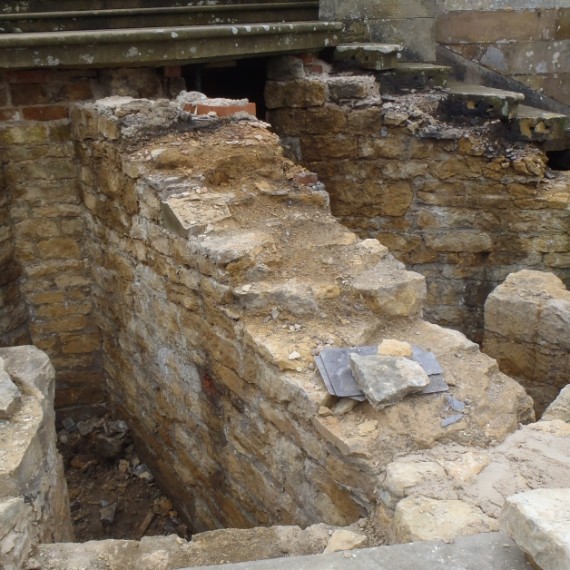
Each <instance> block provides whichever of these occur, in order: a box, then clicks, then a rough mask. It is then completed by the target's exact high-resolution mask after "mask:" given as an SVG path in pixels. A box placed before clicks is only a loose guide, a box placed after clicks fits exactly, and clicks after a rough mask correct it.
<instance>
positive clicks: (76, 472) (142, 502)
mask: <svg viewBox="0 0 570 570" xmlns="http://www.w3.org/2000/svg"><path fill="white" fill-rule="evenodd" d="M80 431H81V433H80ZM58 448H59V451H60V453H61V455H62V456H63V460H64V466H65V473H66V480H67V486H68V491H69V502H70V507H71V517H72V521H73V527H74V532H75V540H76V541H77V542H86V541H89V540H102V539H107V538H114V539H131V540H140V539H141V538H142V537H143V536H156V535H169V534H178V535H179V536H181V537H182V538H186V539H189V538H190V534H189V532H188V529H187V527H186V525H185V524H184V523H183V522H182V521H181V520H180V518H179V516H178V513H177V512H176V510H174V507H173V505H172V503H171V502H170V500H169V499H168V498H167V497H166V496H165V495H164V494H163V493H162V491H161V489H160V488H159V487H158V486H157V484H156V482H155V481H154V477H153V475H152V473H151V471H150V470H149V469H148V467H147V466H146V465H144V464H143V463H141V461H140V459H139V458H138V455H137V453H136V449H135V447H134V444H133V442H132V439H131V437H130V434H129V431H128V426H127V425H126V423H125V422H121V421H113V420H111V419H109V418H107V417H106V418H93V419H91V420H87V421H83V422H79V424H75V422H73V421H69V420H67V421H66V426H65V427H64V428H63V429H62V430H60V431H59V432H58Z"/></svg>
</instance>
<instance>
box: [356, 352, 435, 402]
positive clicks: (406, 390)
mask: <svg viewBox="0 0 570 570" xmlns="http://www.w3.org/2000/svg"><path fill="white" fill-rule="evenodd" d="M350 367H351V368H352V373H353V374H354V378H355V380H356V383H357V384H358V385H359V386H360V388H361V389H362V391H363V392H364V394H365V396H366V398H367V399H368V401H369V402H370V403H371V404H372V405H373V406H374V407H375V408H376V409H378V410H381V409H382V408H385V407H386V406H390V405H392V404H394V403H395V402H399V401H400V400H401V399H403V398H405V397H406V396H407V395H408V394H414V393H417V392H421V391H422V389H423V388H425V387H426V386H427V385H428V384H429V377H428V375H427V374H426V373H425V371H424V369H423V368H422V367H421V366H420V364H418V363H417V362H414V361H413V360H408V359H407V358H402V357H396V356H383V355H380V354H379V355H371V356H359V355H358V354H351V355H350Z"/></svg>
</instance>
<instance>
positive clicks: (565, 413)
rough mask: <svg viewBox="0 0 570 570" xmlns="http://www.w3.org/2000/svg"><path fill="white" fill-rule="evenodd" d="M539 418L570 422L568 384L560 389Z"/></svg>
mask: <svg viewBox="0 0 570 570" xmlns="http://www.w3.org/2000/svg"><path fill="white" fill-rule="evenodd" d="M540 419H541V420H543V421H550V420H562V421H563V422H569V423H570V384H567V385H566V386H565V387H564V388H562V390H560V394H558V396H557V398H556V400H554V402H552V404H550V406H548V408H546V410H545V411H544V413H543V414H542V416H541V418H540Z"/></svg>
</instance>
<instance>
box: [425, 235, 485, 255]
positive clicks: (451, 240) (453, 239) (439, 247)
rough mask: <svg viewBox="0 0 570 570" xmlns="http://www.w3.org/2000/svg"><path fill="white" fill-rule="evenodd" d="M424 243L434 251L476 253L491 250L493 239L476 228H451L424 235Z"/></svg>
mask: <svg viewBox="0 0 570 570" xmlns="http://www.w3.org/2000/svg"><path fill="white" fill-rule="evenodd" d="M425 239H426V245H427V246H428V247H431V248H433V249H434V250H435V251H445V252H447V251H449V252H465V253H478V252H482V251H492V249H493V240H492V239H491V236H490V235H489V234H487V233H483V232H478V231H477V230H454V231H453V230H451V231H447V232H446V233H445V234H436V235H426V238H425Z"/></svg>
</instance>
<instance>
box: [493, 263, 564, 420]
mask: <svg viewBox="0 0 570 570" xmlns="http://www.w3.org/2000/svg"><path fill="white" fill-rule="evenodd" d="M569 323H570V292H568V291H567V290H566V287H565V286H564V284H563V283H562V281H561V280H560V279H559V278H558V277H556V276H555V275H553V274H551V273H545V272H539V271H529V270H523V271H519V272H517V273H512V274H510V275H509V276H508V277H507V279H506V280H505V282H504V283H503V284H502V285H500V286H499V287H497V288H496V289H495V290H494V291H493V292H492V293H491V295H489V297H488V299H487V302H486V303H485V338H484V344H483V346H484V350H485V352H486V353H487V354H489V355H491V356H492V357H493V358H496V359H497V361H498V362H499V366H500V367H501V369H502V370H503V371H504V372H505V373H507V374H510V375H512V376H514V377H515V378H516V379H518V380H519V381H520V382H521V383H522V384H523V386H524V387H525V388H526V389H527V391H528V393H529V394H530V396H532V397H533V399H534V402H535V409H536V411H537V413H538V414H541V413H542V412H543V411H544V410H545V408H546V407H547V406H548V405H549V404H550V403H551V402H552V401H553V400H554V399H555V398H556V397H557V396H558V393H559V391H560V390H561V389H562V388H563V387H565V386H566V385H567V384H568V383H569V382H570V372H569V368H568V365H569V361H568V350H569V349H570V333H569V327H568V325H569Z"/></svg>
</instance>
